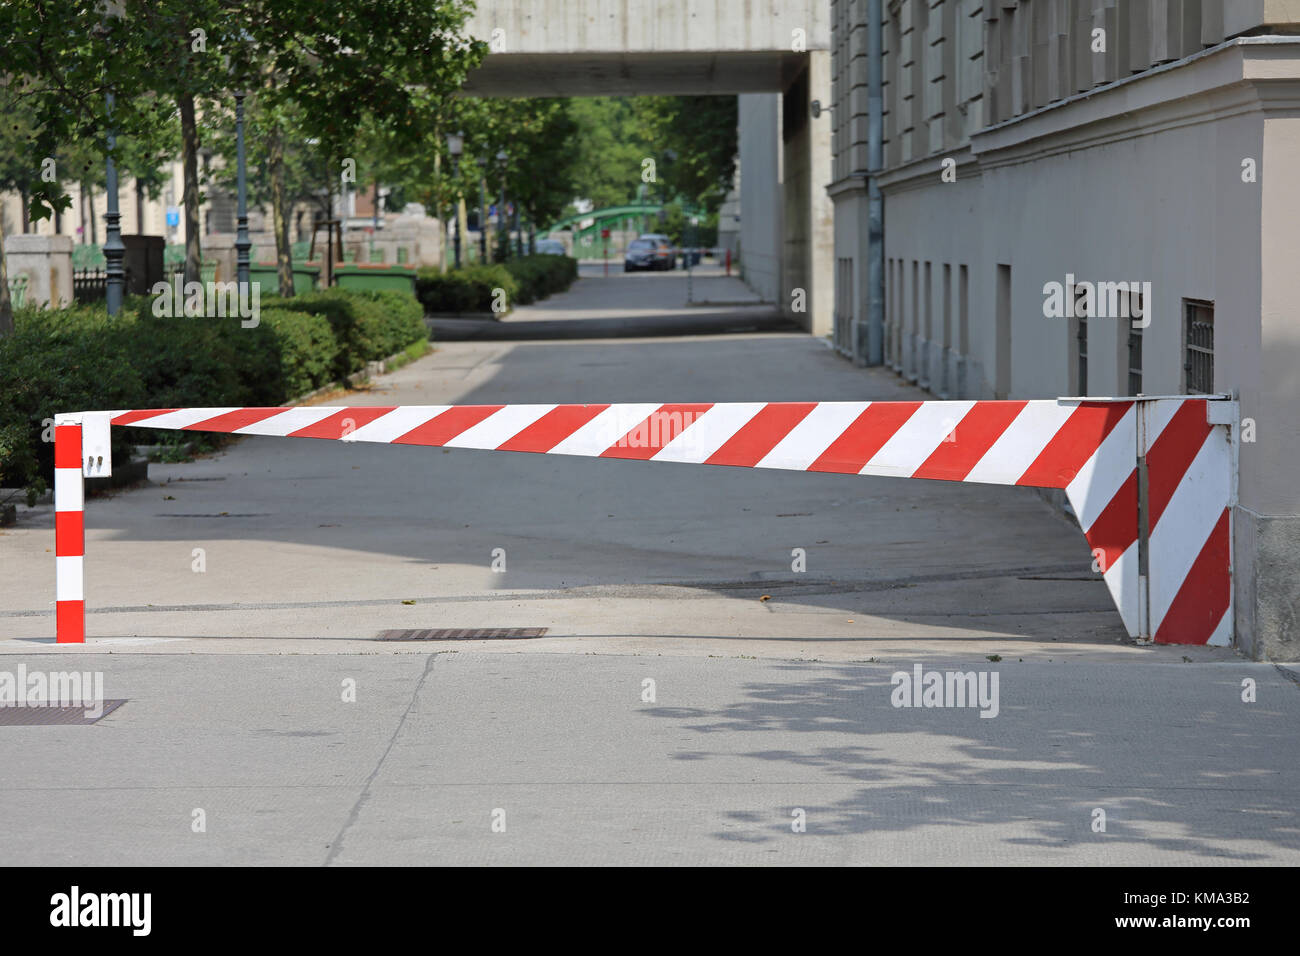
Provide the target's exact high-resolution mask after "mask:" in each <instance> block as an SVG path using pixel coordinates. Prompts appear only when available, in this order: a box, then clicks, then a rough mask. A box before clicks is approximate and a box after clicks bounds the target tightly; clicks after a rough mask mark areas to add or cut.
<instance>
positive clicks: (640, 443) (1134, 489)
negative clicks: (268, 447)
mask: <svg viewBox="0 0 1300 956" xmlns="http://www.w3.org/2000/svg"><path fill="white" fill-rule="evenodd" d="M1235 410H1236V406H1235V403H1232V402H1228V401H1224V400H1218V399H1214V400H1210V399H1206V398H1187V397H1170V398H1153V399H1146V398H1142V399H1054V400H1035V401H988V402H983V401H960V402H744V403H716V404H715V403H700V404H622V405H399V406H370V405H358V406H344V407H338V406H301V407H289V408H170V409H136V410H130V411H118V412H109V413H99V414H104V415H105V416H106V418H108V419H109V420H111V423H112V424H113V425H137V426H141V427H148V428H164V429H177V430H182V431H209V432H225V433H229V434H237V435H271V436H280V437H290V438H319V439H327V440H335V441H351V442H376V443H380V444H392V445H429V446H435V447H447V448H479V449H492V450H497V451H524V452H534V453H538V454H550V455H581V456H588V457H594V458H626V459H637V460H643V461H671V462H682V463H693V464H706V465H730V466H733V467H742V468H779V469H785V470H794V471H808V472H829V473H836V474H855V475H885V476H890V477H897V478H931V479H940V480H946V481H970V482H980V483H985V484H1001V485H1027V486H1033V487H1041V488H1061V489H1064V490H1065V492H1066V494H1067V496H1068V498H1069V501H1070V503H1071V506H1072V507H1073V509H1074V511H1075V514H1076V515H1077V517H1078V519H1079V523H1080V526H1081V527H1082V528H1083V531H1084V535H1085V537H1086V538H1087V540H1088V544H1089V547H1090V548H1091V549H1092V551H1093V555H1094V558H1095V561H1096V564H1097V566H1098V567H1099V568H1100V569H1101V571H1102V573H1103V576H1104V578H1105V580H1106V584H1107V587H1108V588H1109V589H1110V592H1111V595H1112V597H1113V598H1114V600H1115V604H1116V606H1117V607H1118V609H1119V611H1120V615H1121V617H1122V618H1123V620H1124V624H1125V627H1126V628H1127V629H1128V632H1129V634H1130V635H1131V636H1134V637H1141V638H1153V639H1154V640H1156V641H1157V642H1160V643H1186V644H1205V643H1211V644H1227V643H1230V641H1231V635H1232V613H1231V598H1232V596H1231V591H1232V588H1231V561H1230V541H1231V529H1230V526H1229V523H1230V520H1231V504H1232V501H1233V495H1234V493H1235V489H1234V486H1233V478H1232V476H1233V474H1234V467H1233V456H1232V448H1231V435H1230V431H1229V427H1230V426H1231V425H1232V424H1233V423H1234V422H1235ZM85 414H90V413H85ZM69 441H71V438H69ZM68 460H72V459H71V458H69V459H68ZM79 491H80V488H79V487H78V492H79ZM60 633H61V634H62V628H60ZM69 633H72V631H71V630H70V631H69Z"/></svg>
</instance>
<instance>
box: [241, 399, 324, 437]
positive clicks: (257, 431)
mask: <svg viewBox="0 0 1300 956" xmlns="http://www.w3.org/2000/svg"><path fill="white" fill-rule="evenodd" d="M337 411H338V409H337V408H330V407H329V406H328V405H302V406H299V407H298V408H290V409H288V410H287V411H283V412H280V413H279V414H276V415H272V416H271V417H270V418H264V419H262V420H261V421H260V422H253V424H251V425H245V426H244V427H243V428H236V429H235V431H234V434H236V435H268V436H273V437H280V438H283V437H284V436H285V435H288V434H289V433H290V432H296V431H297V430H298V429H300V428H306V427H308V426H309V425H315V424H316V423H317V422H320V421H324V420H325V419H327V418H329V417H330V416H331V415H333V414H334V413H336V412H337Z"/></svg>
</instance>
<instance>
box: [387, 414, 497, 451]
mask: <svg viewBox="0 0 1300 956" xmlns="http://www.w3.org/2000/svg"><path fill="white" fill-rule="evenodd" d="M503 408H505V406H504V405H456V406H453V407H452V408H449V409H447V410H446V411H445V412H440V413H439V414H437V415H435V416H433V418H431V419H429V420H428V421H427V422H425V423H424V424H423V425H417V426H416V427H415V428H412V429H411V430H410V431H409V432H407V433H406V434H405V435H402V436H401V437H400V438H394V439H393V444H394V445H434V446H437V445H445V444H447V442H449V441H451V440H452V439H453V438H455V437H456V436H457V435H459V434H460V433H461V432H463V431H466V430H468V429H470V428H473V427H474V426H475V425H477V424H478V423H479V422H481V421H483V419H485V418H487V417H488V416H489V415H495V414H496V413H497V412H499V411H501V409H503Z"/></svg>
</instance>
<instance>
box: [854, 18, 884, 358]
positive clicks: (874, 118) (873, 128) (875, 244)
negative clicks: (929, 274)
mask: <svg viewBox="0 0 1300 956" xmlns="http://www.w3.org/2000/svg"><path fill="white" fill-rule="evenodd" d="M882 3H883V0H869V2H868V3H867V172H868V178H867V329H866V332H867V334H866V341H865V342H862V341H861V336H859V341H858V342H855V343H854V353H855V356H856V357H857V360H858V361H859V362H863V363H864V364H866V365H883V364H884V361H885V201H884V198H883V197H882V196H881V195H880V182H879V175H880V171H881V169H883V168H884V165H885V151H884V135H883V134H884V130H883V127H884V96H883V91H882V87H883V80H884V70H883V65H882V60H883V56H882V53H883V49H882V48H883V44H884V31H885V25H884V15H883V9H882Z"/></svg>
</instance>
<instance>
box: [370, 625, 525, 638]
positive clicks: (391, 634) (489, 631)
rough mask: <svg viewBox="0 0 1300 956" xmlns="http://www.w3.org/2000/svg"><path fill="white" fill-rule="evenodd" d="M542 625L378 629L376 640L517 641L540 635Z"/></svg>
mask: <svg viewBox="0 0 1300 956" xmlns="http://www.w3.org/2000/svg"><path fill="white" fill-rule="evenodd" d="M545 633H546V628H544V627H435V628H424V629H419V630H417V629H413V628H403V629H400V630H394V631H380V632H379V634H378V636H376V637H375V640H377V641H518V640H525V639H527V638H530V637H541V636H542V635H543V634H545Z"/></svg>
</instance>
